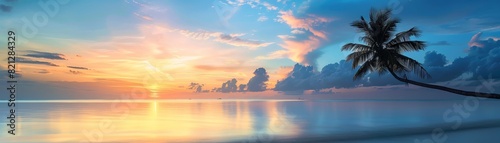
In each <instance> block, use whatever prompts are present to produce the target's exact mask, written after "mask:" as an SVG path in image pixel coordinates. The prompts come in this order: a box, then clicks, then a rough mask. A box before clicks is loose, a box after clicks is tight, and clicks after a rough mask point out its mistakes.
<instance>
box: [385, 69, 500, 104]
mask: <svg viewBox="0 0 500 143" xmlns="http://www.w3.org/2000/svg"><path fill="white" fill-rule="evenodd" d="M388 69H389V68H388ZM389 72H390V73H391V74H392V76H394V78H396V79H397V80H399V81H401V82H405V83H409V84H413V85H416V86H421V87H427V88H432V89H438V90H443V91H447V92H451V93H455V94H460V95H465V96H473V97H484V98H493V99H500V94H495V93H482V92H471V91H463V90H458V89H453V88H449V87H444V86H439V85H433V84H427V83H421V82H417V81H413V80H409V79H405V78H401V77H399V76H398V75H396V73H394V72H393V71H392V70H389Z"/></svg>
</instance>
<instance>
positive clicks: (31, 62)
mask: <svg viewBox="0 0 500 143" xmlns="http://www.w3.org/2000/svg"><path fill="white" fill-rule="evenodd" d="M16 63H26V64H37V65H46V66H54V67H57V66H58V65H56V64H54V63H51V62H45V61H37V60H32V59H29V58H23V57H16Z"/></svg>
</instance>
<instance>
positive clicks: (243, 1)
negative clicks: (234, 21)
mask: <svg viewBox="0 0 500 143" xmlns="http://www.w3.org/2000/svg"><path fill="white" fill-rule="evenodd" d="M227 3H228V4H230V5H233V6H243V5H249V6H250V7H251V8H257V7H259V6H261V7H264V8H266V9H267V10H277V9H278V7H276V6H273V5H271V4H270V3H268V2H261V1H260V0H233V1H232V0H227Z"/></svg>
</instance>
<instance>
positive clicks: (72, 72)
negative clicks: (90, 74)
mask: <svg viewBox="0 0 500 143" xmlns="http://www.w3.org/2000/svg"><path fill="white" fill-rule="evenodd" d="M69 73H71V74H82V72H80V71H74V70H69Z"/></svg>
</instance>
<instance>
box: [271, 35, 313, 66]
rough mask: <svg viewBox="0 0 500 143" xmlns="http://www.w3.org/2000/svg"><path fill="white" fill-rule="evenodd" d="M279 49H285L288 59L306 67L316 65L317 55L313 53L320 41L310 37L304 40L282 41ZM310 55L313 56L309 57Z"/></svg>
mask: <svg viewBox="0 0 500 143" xmlns="http://www.w3.org/2000/svg"><path fill="white" fill-rule="evenodd" d="M283 40H284V41H283V44H280V46H281V47H283V48H284V49H286V51H287V54H288V57H289V58H290V59H291V60H292V61H294V62H298V63H301V64H306V65H316V60H317V57H319V55H318V54H320V53H317V52H315V51H316V50H317V49H318V48H319V47H320V40H319V39H318V38H316V37H313V36H310V37H309V38H308V39H306V40H290V39H283ZM310 54H313V56H311V55H310Z"/></svg>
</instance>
